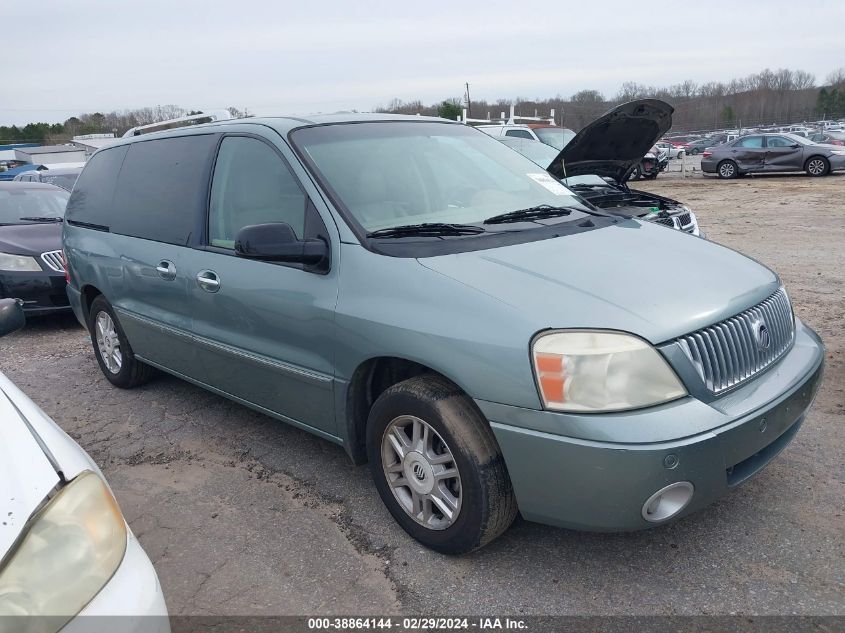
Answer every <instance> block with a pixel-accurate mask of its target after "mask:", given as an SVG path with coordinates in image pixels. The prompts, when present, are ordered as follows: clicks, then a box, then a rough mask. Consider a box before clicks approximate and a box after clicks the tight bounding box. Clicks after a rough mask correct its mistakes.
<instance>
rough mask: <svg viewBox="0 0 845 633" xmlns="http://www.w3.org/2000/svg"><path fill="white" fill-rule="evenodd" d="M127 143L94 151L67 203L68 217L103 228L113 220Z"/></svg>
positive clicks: (108, 225)
mask: <svg viewBox="0 0 845 633" xmlns="http://www.w3.org/2000/svg"><path fill="white" fill-rule="evenodd" d="M127 149H128V146H125V145H124V146H122V147H115V148H114V149H107V150H103V151H100V152H97V153H96V154H94V156H92V157H91V160H89V161H88V164H87V165H85V169H83V170H82V173H81V174H80V175H79V178H78V179H77V181H76V186H75V187H74V190H73V194H72V195H71V196H70V201H69V202H68V205H67V212H66V213H65V217H66V218H67V219H68V220H69V221H71V222H80V223H83V224H88V225H92V226H96V227H101V228H110V227H111V224H112V222H113V221H114V213H113V212H112V198H113V197H114V186H115V183H116V182H117V175H118V174H119V173H120V167H121V165H122V164H123V159H124V158H125V157H126V151H127Z"/></svg>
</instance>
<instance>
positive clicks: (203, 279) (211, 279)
mask: <svg viewBox="0 0 845 633" xmlns="http://www.w3.org/2000/svg"><path fill="white" fill-rule="evenodd" d="M197 284H199V287H200V288H202V289H203V290H205V291H206V292H217V291H218V290H220V277H218V276H217V273H216V272H214V271H213V270H201V271H199V272H198V273H197Z"/></svg>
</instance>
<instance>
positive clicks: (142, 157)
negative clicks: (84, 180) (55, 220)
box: [74, 134, 216, 245]
mask: <svg viewBox="0 0 845 633" xmlns="http://www.w3.org/2000/svg"><path fill="white" fill-rule="evenodd" d="M215 143H216V137H215V136H214V135H211V134H201V135H194V136H179V137H171V138H163V139H156V140H152V141H141V142H139V143H133V144H131V145H129V146H128V147H129V151H128V152H127V154H126V159H125V160H124V161H123V168H122V169H121V171H120V178H119V180H118V183H117V190H116V191H115V195H114V210H115V213H116V215H117V217H116V218H115V220H114V221H113V222H112V228H111V230H112V232H113V233H121V234H123V235H131V236H133V237H140V238H143V239H147V240H154V241H156V242H167V243H169V244H177V245H184V244H187V242H188V238H189V237H190V235H191V233H192V232H193V231H194V229H195V227H196V226H197V224H198V222H201V219H200V218H202V217H204V215H205V213H204V212H205V204H206V196H207V192H208V172H209V168H210V163H211V157H212V155H213V151H214V145H215ZM80 180H81V178H80ZM77 187H78V185H77ZM74 195H76V192H75V191H74Z"/></svg>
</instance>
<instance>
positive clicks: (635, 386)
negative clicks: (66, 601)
mask: <svg viewBox="0 0 845 633" xmlns="http://www.w3.org/2000/svg"><path fill="white" fill-rule="evenodd" d="M532 357H533V360H534V373H535V376H536V377H537V385H538V387H539V390H540V397H541V399H542V400H543V405H544V406H545V407H546V408H547V409H553V410H556V411H571V412H587V413H590V412H599V411H624V410H627V409H638V408H641V407H648V406H652V405H655V404H660V403H662V402H668V401H669V400H674V399H676V398H680V397H681V396H685V395H686V393H687V390H686V389H685V388H684V386H683V384H681V381H680V380H679V379H678V377H677V376H676V375H675V372H674V371H672V368H671V367H669V365H668V364H667V363H666V361H665V360H664V359H663V357H662V356H661V355H660V354H659V353H658V351H657V350H656V349H654V347H652V346H651V345H650V344H649V343H647V342H646V341H643V340H642V339H639V338H637V337H635V336H632V335H630V334H625V333H623V332H607V331H583V330H573V331H568V332H567V331H550V332H549V333H547V334H542V335H540V336H539V337H537V338H536V339H535V340H534V345H533V348H532Z"/></svg>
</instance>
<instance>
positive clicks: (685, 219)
mask: <svg viewBox="0 0 845 633" xmlns="http://www.w3.org/2000/svg"><path fill="white" fill-rule="evenodd" d="M678 219H679V220H680V221H681V226H689V225H690V224H692V217H691V216H690V214H689V213H682V214H681V215H679V216H678Z"/></svg>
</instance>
